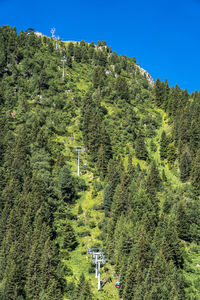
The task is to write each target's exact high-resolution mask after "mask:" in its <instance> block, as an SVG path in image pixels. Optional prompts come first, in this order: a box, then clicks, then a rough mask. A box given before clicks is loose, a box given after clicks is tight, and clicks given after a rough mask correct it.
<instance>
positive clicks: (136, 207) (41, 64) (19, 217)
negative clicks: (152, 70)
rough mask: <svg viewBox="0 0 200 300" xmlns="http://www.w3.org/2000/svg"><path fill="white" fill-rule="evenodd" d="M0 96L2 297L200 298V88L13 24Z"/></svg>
mask: <svg viewBox="0 0 200 300" xmlns="http://www.w3.org/2000/svg"><path fill="white" fill-rule="evenodd" d="M63 61H64V69H63ZM63 71H64V73H63ZM63 76H64V77H63ZM0 100H1V101H0V115H1V119H0V122H1V126H0V137H1V139H0V152H1V156H0V174H1V177H0V178H1V180H0V194H1V206H0V265H1V268H0V299H15V300H16V299H18V300H22V299H28V300H29V299H30V300H33V299H37V300H38V299H48V300H49V299H52V300H53V299H55V300H58V299H66V300H67V299H69V300H70V299H73V300H75V299H79V300H82V299H116V300H117V299H125V300H129V299H130V300H131V299H134V300H138V299H148V300H149V299H176V300H177V299H199V298H200V286H199V281H198V275H199V250H200V249H199V248H200V246H199V237H200V224H199V212H200V206H199V194H200V188H199V186H200V185H199V184H200V179H199V178H200V174H199V172H200V171H199V170H200V168H199V161H200V158H199V157H200V156H199V155H200V150H199V149H200V144H199V140H200V139H199V128H200V126H199V125H200V124H199V122H200V119H199V113H198V112H199V109H200V105H199V103H200V102H199V100H200V94H199V93H195V94H192V95H189V94H188V93H187V91H182V90H181V89H180V88H179V87H178V86H176V87H174V88H169V86H168V83H167V81H165V83H163V82H161V81H160V80H159V79H158V80H157V81H156V83H155V84H153V82H152V78H151V77H150V75H149V74H148V73H147V72H145V71H144V70H143V69H141V68H140V67H139V65H138V64H136V60H135V59H130V58H128V57H126V56H120V55H117V54H116V53H115V52H112V49H111V48H110V47H108V46H107V45H106V43H105V42H100V41H99V42H98V44H97V45H94V43H91V44H87V43H85V42H84V41H81V42H80V43H74V42H73V43H72V42H60V43H59V44H58V49H56V42H55V41H54V40H53V39H51V38H48V37H37V36H36V35H34V33H30V34H28V35H27V34H26V33H24V32H20V34H19V35H17V34H16V30H15V28H10V27H8V26H3V27H2V28H0ZM78 149H79V150H80V151H79V152H80V157H79V159H78V151H77V150H78ZM78 160H79V166H80V169H78ZM88 249H96V250H95V251H97V252H98V251H100V249H103V250H101V251H103V253H104V255H105V259H106V261H105V264H103V265H101V290H99V291H97V282H98V280H97V278H95V264H94V263H93V262H92V256H91V254H89V253H88ZM117 281H120V288H116V287H115V283H116V282H117Z"/></svg>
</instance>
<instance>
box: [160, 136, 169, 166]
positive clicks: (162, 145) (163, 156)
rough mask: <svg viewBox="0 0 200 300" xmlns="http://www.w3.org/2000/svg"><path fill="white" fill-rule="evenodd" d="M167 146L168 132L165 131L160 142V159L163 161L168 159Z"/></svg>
mask: <svg viewBox="0 0 200 300" xmlns="http://www.w3.org/2000/svg"><path fill="white" fill-rule="evenodd" d="M167 146H168V139H167V136H166V132H165V131H163V132H162V134H161V140H160V158H161V160H164V159H166V158H167Z"/></svg>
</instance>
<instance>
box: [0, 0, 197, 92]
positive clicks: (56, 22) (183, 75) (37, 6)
mask: <svg viewBox="0 0 200 300" xmlns="http://www.w3.org/2000/svg"><path fill="white" fill-rule="evenodd" d="M2 25H10V26H16V28H17V31H18V32H19V31H20V30H26V29H27V28H28V27H32V28H34V29H35V30H36V31H41V32H42V33H43V34H46V35H48V36H50V28H51V27H55V28H56V35H58V36H60V37H61V38H62V39H63V40H75V41H81V40H85V41H87V42H91V41H94V42H95V43H96V42H97V41H98V40H105V41H107V44H108V45H109V46H111V47H112V50H113V51H116V52H117V53H118V54H122V55H124V54H126V55H127V56H129V57H136V59H137V61H138V62H139V64H140V66H141V67H143V68H144V69H146V70H147V71H148V72H149V73H150V74H151V75H152V76H153V78H154V80H156V79H157V78H158V77H159V78H160V79H161V80H165V78H167V79H168V82H169V84H170V86H174V85H175V84H176V83H177V84H178V85H179V86H180V87H181V88H182V89H185V88H187V89H188V91H189V92H192V91H195V90H200V0H187V1H186V0H182V1H181V0H174V1H173V0H149V1H147V0H137V1H134V0H132V1H131V0H124V1H118V0H115V1H113V0H110V1H109V0H107V1H106V0H94V1H92V0H71V1H68V0H65V1H64V0H58V1H51V0H49V1H46V0H40V1H38V0H35V1H24V0H18V1H16V0H0V26H2Z"/></svg>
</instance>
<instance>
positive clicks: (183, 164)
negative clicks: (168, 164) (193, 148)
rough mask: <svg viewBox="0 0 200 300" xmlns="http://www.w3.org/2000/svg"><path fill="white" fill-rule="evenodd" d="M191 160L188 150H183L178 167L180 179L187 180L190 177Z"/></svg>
mask: <svg viewBox="0 0 200 300" xmlns="http://www.w3.org/2000/svg"><path fill="white" fill-rule="evenodd" d="M191 160H192V159H191V155H190V153H189V150H188V151H184V152H183V153H182V154H181V157H180V164H179V167H180V179H181V181H183V182H185V181H187V180H188V179H189V177H190V171H191Z"/></svg>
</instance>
